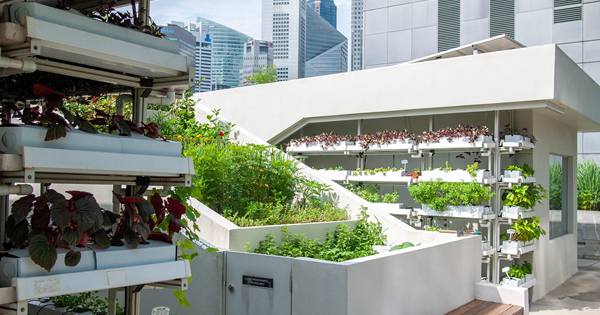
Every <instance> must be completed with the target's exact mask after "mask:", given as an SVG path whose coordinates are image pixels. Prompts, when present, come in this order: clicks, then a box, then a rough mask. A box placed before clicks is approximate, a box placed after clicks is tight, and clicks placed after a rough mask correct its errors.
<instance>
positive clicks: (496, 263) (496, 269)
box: [492, 110, 502, 284]
mask: <svg viewBox="0 0 600 315" xmlns="http://www.w3.org/2000/svg"><path fill="white" fill-rule="evenodd" d="M499 138H500V111H498V110H497V111H494V139H495V140H496V146H495V147H494V158H495V163H494V173H493V176H494V177H496V179H497V181H496V184H494V190H495V193H496V195H495V196H494V209H493V211H494V213H495V214H496V217H495V218H494V221H493V228H494V235H493V237H494V241H493V243H492V246H493V247H494V248H496V249H498V248H499V246H500V222H499V219H498V215H499V213H500V207H501V202H502V199H501V198H500V186H499V185H498V180H500V167H501V165H500V146H499V145H500V141H499V140H500V139H499ZM492 262H493V267H492V268H493V269H492V270H493V277H492V283H496V284H498V283H500V260H499V259H498V251H497V250H496V251H494V256H493V261H492Z"/></svg>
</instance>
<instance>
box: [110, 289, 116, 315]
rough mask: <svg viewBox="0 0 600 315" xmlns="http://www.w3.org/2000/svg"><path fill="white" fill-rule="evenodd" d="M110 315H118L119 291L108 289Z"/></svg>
mask: <svg viewBox="0 0 600 315" xmlns="http://www.w3.org/2000/svg"><path fill="white" fill-rule="evenodd" d="M108 315H117V289H108Z"/></svg>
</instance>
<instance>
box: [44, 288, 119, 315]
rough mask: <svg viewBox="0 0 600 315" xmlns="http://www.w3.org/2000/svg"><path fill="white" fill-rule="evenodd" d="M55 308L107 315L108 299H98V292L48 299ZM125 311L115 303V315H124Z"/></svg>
mask: <svg viewBox="0 0 600 315" xmlns="http://www.w3.org/2000/svg"><path fill="white" fill-rule="evenodd" d="M50 302H51V303H52V304H53V305H54V306H55V307H65V308H66V309H67V311H68V312H72V313H84V312H90V313H92V314H94V315H106V314H108V298H104V299H100V298H99V297H98V291H94V292H84V293H79V294H74V295H60V296H54V297H51V298H50ZM124 314H125V309H124V308H123V307H121V306H120V305H119V303H117V315H124Z"/></svg>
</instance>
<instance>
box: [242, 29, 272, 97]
mask: <svg viewBox="0 0 600 315" xmlns="http://www.w3.org/2000/svg"><path fill="white" fill-rule="evenodd" d="M272 65H273V43H271V42H269V41H266V40H250V41H248V42H247V43H245V44H244V67H243V68H242V70H240V86H242V85H244V83H245V81H246V78H247V77H249V76H251V75H253V74H255V73H257V72H259V71H260V69H261V68H263V67H266V66H272Z"/></svg>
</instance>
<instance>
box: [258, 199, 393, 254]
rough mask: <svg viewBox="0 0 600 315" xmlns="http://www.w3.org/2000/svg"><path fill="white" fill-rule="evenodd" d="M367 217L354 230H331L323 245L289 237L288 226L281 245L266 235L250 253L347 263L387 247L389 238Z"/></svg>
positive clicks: (339, 226)
mask: <svg viewBox="0 0 600 315" xmlns="http://www.w3.org/2000/svg"><path fill="white" fill-rule="evenodd" d="M368 217H369V216H368V215H367V214H366V212H365V211H362V212H361V214H360V216H359V220H358V222H357V224H356V228H355V229H354V230H352V229H350V228H349V227H348V226H347V225H346V224H343V223H342V224H340V225H338V226H337V227H336V229H335V230H329V232H328V233H327V237H326V239H325V241H324V242H320V241H319V240H318V239H314V240H312V239H309V238H307V237H305V236H304V235H303V234H300V235H298V234H290V233H289V232H288V229H287V227H283V228H282V232H283V239H282V241H281V244H280V245H279V246H278V245H277V244H275V240H274V236H273V235H272V234H269V235H267V237H266V239H265V240H264V241H260V244H259V246H258V247H257V248H256V249H254V250H252V249H249V250H248V251H249V252H254V253H258V254H267V255H276V256H286V257H309V258H316V259H323V260H329V261H337V262H339V261H346V260H350V259H355V258H360V257H365V256H370V255H374V254H377V252H376V251H375V250H374V249H373V245H384V244H385V243H386V241H387V237H386V236H385V234H383V228H382V226H381V223H380V222H379V221H377V222H376V223H375V222H369V221H368V220H367V219H368Z"/></svg>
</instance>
